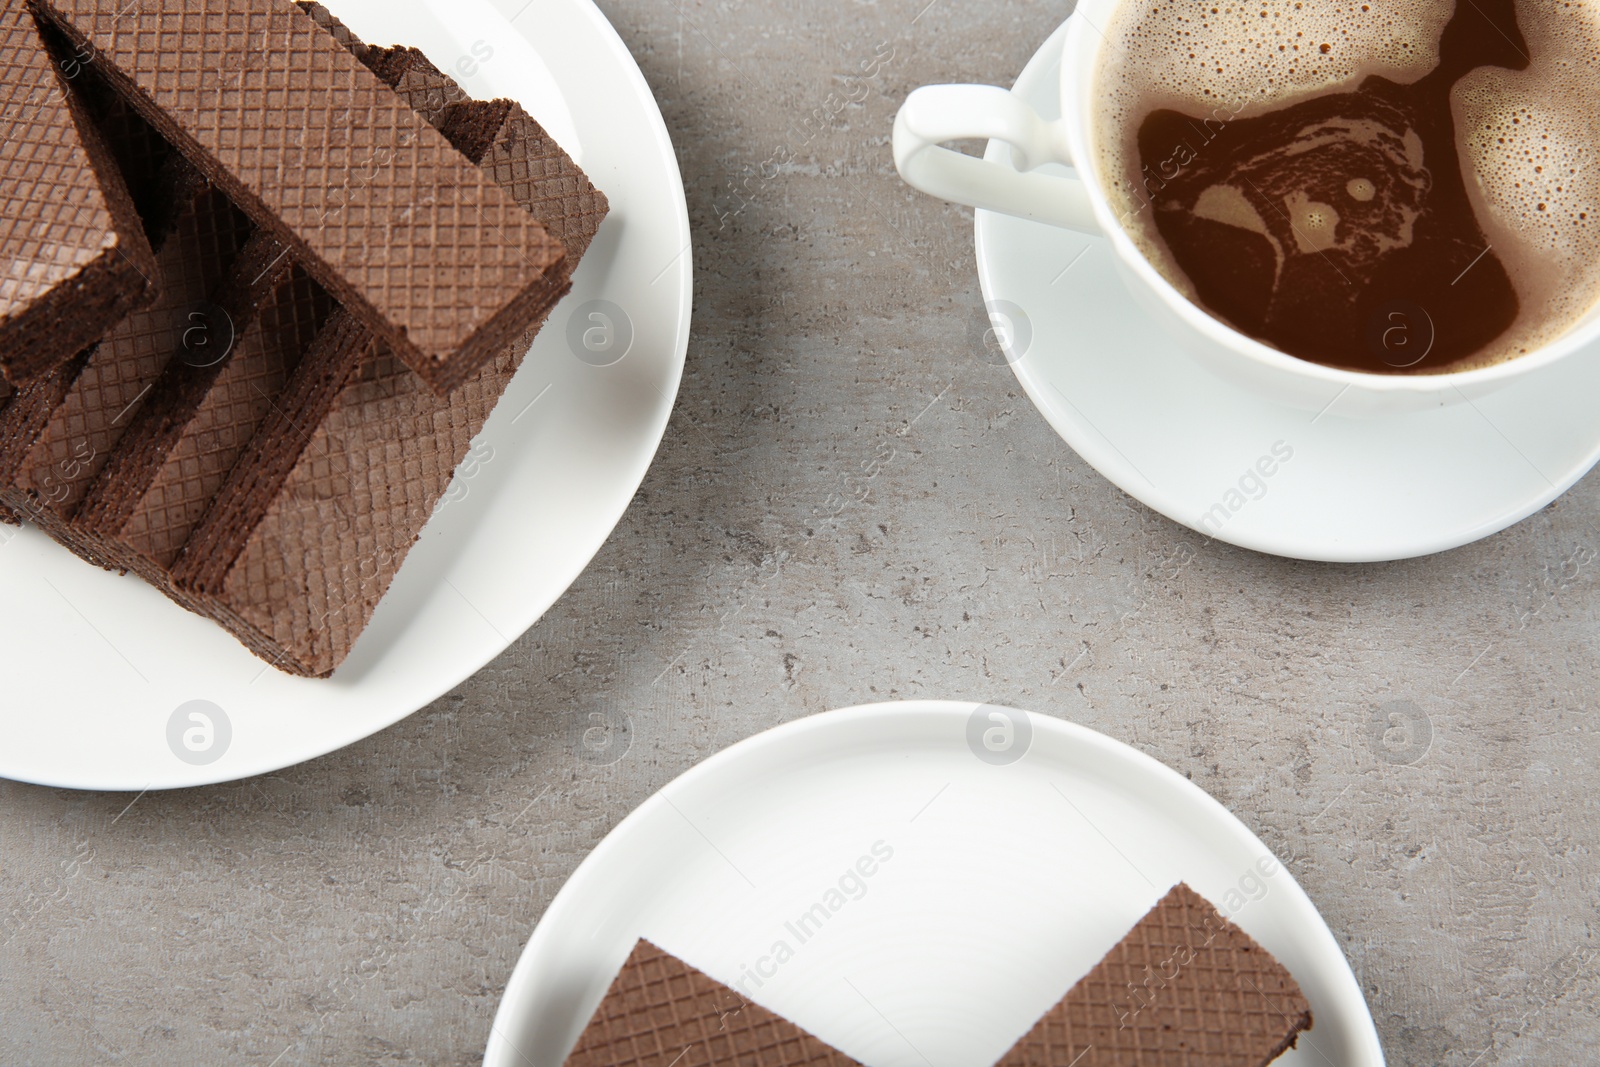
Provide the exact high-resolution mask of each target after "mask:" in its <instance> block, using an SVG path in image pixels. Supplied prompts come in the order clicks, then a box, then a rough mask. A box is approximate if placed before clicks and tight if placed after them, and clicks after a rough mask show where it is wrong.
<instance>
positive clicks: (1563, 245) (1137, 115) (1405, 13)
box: [1096, 0, 1600, 373]
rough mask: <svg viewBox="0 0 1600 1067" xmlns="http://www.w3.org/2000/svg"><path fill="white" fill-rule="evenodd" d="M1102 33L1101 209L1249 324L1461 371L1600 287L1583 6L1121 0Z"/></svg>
mask: <svg viewBox="0 0 1600 1067" xmlns="http://www.w3.org/2000/svg"><path fill="white" fill-rule="evenodd" d="M1099 29H1100V30H1101V31H1102V33H1103V35H1104V37H1105V38H1106V40H1107V42H1108V43H1107V44H1106V46H1105V47H1104V48H1103V49H1102V54H1101V59H1100V67H1099V70H1098V71H1097V75H1096V88H1097V92H1098V96H1099V101H1100V103H1099V105H1098V107H1099V112H1098V114H1097V116H1096V141H1097V150H1098V153H1099V160H1098V163H1099V166H1100V170H1101V173H1102V175H1103V176H1104V178H1105V185H1106V186H1107V191H1108V194H1109V195H1110V198H1111V202H1112V205H1113V208H1114V209H1115V210H1117V211H1118V212H1119V213H1120V214H1121V215H1122V216H1123V221H1124V226H1125V228H1126V229H1127V231H1128V232H1129V234H1130V235H1131V236H1132V237H1133V239H1134V240H1135V242H1136V243H1137V244H1138V245H1139V246H1140V248H1141V251H1142V252H1143V253H1144V254H1145V255H1146V257H1147V258H1148V259H1149V260H1150V261H1151V262H1152V263H1153V264H1155V265H1156V266H1157V268H1158V269H1159V270H1160V271H1161V272H1162V273H1163V274H1164V275H1165V276H1166V277H1167V278H1168V279H1169V280H1170V281H1172V282H1173V284H1174V285H1176V286H1177V287H1178V288H1179V289H1180V290H1181V291H1183V292H1185V293H1186V295H1188V296H1189V297H1190V298H1191V299H1194V300H1195V301H1196V302H1197V303H1199V304H1201V306H1204V307H1207V308H1208V309H1209V310H1211V311H1212V313H1213V314H1215V315H1217V316H1218V317H1219V318H1222V319H1224V320H1225V321H1228V322H1230V323H1231V324H1232V325H1234V326H1235V327H1236V328H1238V329H1240V330H1241V331H1242V332H1245V333H1249V334H1251V335H1252V336H1257V337H1259V338H1260V339H1262V340H1264V341H1267V342H1268V343H1269V344H1274V345H1276V346H1277V347H1279V348H1281V349H1283V350H1285V351H1288V352H1291V353H1292V354H1295V355H1300V356H1302V357H1304V358H1308V359H1313V360H1316V361H1318V362H1323V363H1329V364H1332V365H1337V366H1344V367H1350V368H1354V369H1363V370H1377V371H1398V370H1404V371H1408V372H1412V373H1415V372H1437V371H1456V370H1463V369H1468V368H1471V367H1476V366H1483V365H1489V364H1493V363H1497V362H1501V361H1504V360H1506V359H1510V358H1514V357H1516V356H1518V355H1521V354H1523V353H1526V352H1529V351H1532V350H1534V349H1535V348H1538V347H1540V346H1541V345H1543V344H1545V343H1547V342H1549V341H1551V340H1553V339H1555V338H1556V337H1558V336H1559V335H1561V334H1562V333H1564V332H1566V331H1567V330H1568V329H1570V328H1571V327H1572V326H1573V325H1574V324H1576V323H1577V322H1578V321H1579V320H1581V319H1582V318H1584V317H1585V316H1586V315H1587V314H1589V313H1590V312H1591V311H1592V310H1593V309H1594V308H1595V305H1596V302H1597V300H1600V166H1591V163H1593V162H1595V161H1596V157H1597V155H1600V116H1596V115H1595V114H1594V109H1593V108H1592V107H1591V106H1590V105H1589V102H1588V98H1589V97H1592V96H1593V95H1594V93H1595V92H1596V90H1600V0H1582V2H1580V0H1571V2H1561V0H1462V4H1461V10H1460V11H1458V10H1457V5H1456V3H1455V2H1454V0H1368V2H1366V3H1359V2H1347V0H1268V2H1261V0H1252V2H1248V3H1238V2H1232V3H1229V2H1222V0H1212V2H1210V3H1203V2H1195V0H1127V2H1125V3H1124V4H1122V5H1121V6H1120V7H1118V8H1117V10H1116V12H1115V14H1114V15H1113V17H1112V19H1111V20H1110V22H1109V23H1108V24H1107V25H1104V26H1101V27H1099Z"/></svg>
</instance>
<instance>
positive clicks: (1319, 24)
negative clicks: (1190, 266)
mask: <svg viewBox="0 0 1600 1067" xmlns="http://www.w3.org/2000/svg"><path fill="white" fill-rule="evenodd" d="M1463 2H1465V0H1463ZM1455 6H1456V5H1455V0H1367V2H1365V3H1361V2H1350V0H1267V2H1262V0H1251V2H1243V3H1241V2H1238V0H1233V2H1227V0H1213V2H1210V3H1205V2H1197V0H1127V2H1125V3H1123V4H1122V5H1120V6H1119V7H1118V8H1117V10H1116V12H1115V13H1114V15H1113V16H1112V18H1111V20H1110V21H1109V22H1108V23H1107V24H1106V25H1105V26H1102V27H1100V29H1101V30H1102V31H1103V34H1104V36H1105V38H1106V40H1107V42H1108V43H1107V44H1106V45H1105V46H1104V47H1103V48H1102V50H1101V57H1100V63H1099V69H1098V71H1097V72H1096V79H1095V91H1096V93H1097V96H1098V99H1099V101H1100V105H1099V112H1098V114H1097V115H1096V130H1095V145H1096V151H1097V153H1098V155H1099V159H1098V163H1099V167H1100V172H1101V174H1102V175H1103V176H1104V178H1105V184H1106V186H1107V191H1108V193H1109V195H1110V198H1111V202H1112V206H1113V208H1114V209H1115V210H1116V212H1117V213H1118V214H1119V215H1122V216H1123V218H1124V220H1125V225H1126V227H1127V229H1128V231H1129V233H1130V235H1131V236H1132V237H1133V238H1134V241H1135V243H1136V244H1137V245H1138V246H1139V247H1140V249H1141V251H1142V252H1143V253H1144V254H1145V256H1146V257H1147V258H1148V259H1149V260H1150V261H1151V262H1152V263H1153V264H1155V265H1156V267H1157V268H1158V269H1160V270H1161V272H1162V273H1163V274H1164V275H1165V276H1166V277H1167V278H1168V280H1169V281H1171V282H1172V283H1173V284H1174V285H1175V286H1176V287H1177V288H1178V289H1179V290H1180V291H1182V292H1184V293H1186V294H1188V295H1189V296H1190V297H1191V298H1193V296H1194V288H1193V286H1192V285H1191V284H1190V283H1189V281H1188V279H1187V278H1186V277H1185V276H1184V274H1183V272H1182V271H1181V270H1180V269H1179V268H1178V266H1177V264H1176V263H1175V262H1174V261H1173V259H1172V257H1171V255H1170V254H1169V253H1168V252H1167V250H1166V249H1165V247H1164V245H1163V244H1162V242H1161V240H1160V238H1159V237H1158V236H1157V234H1156V230H1155V226H1154V223H1153V221H1152V219H1151V218H1150V213H1149V212H1148V211H1146V210H1143V209H1144V207H1145V201H1144V198H1143V197H1141V196H1139V195H1138V192H1137V190H1138V188H1139V182H1138V179H1139V164H1138V159H1139V153H1138V147H1137V143H1136V137H1137V134H1138V129H1139V125H1140V122H1141V121H1142V120H1143V118H1144V117H1145V116H1146V115H1148V114H1149V113H1150V112H1152V111H1155V110H1157V109H1160V108H1171V109H1174V110H1178V111H1182V112H1185V113H1188V114H1194V115H1200V116H1207V115H1209V116H1212V117H1213V118H1214V119H1215V120H1216V121H1220V122H1226V121H1231V120H1232V119H1236V118H1249V117H1251V116H1252V115H1257V114H1261V113H1263V112H1267V111H1272V110H1275V109H1276V108H1279V107H1282V106H1284V105H1286V104H1289V103H1293V102H1296V101H1299V100H1303V99H1305V98H1306V97H1308V96H1312V95H1316V94H1318V93H1322V92H1329V91H1343V90H1348V89H1353V88H1355V86H1356V85H1357V84H1359V83H1360V82H1361V81H1362V80H1363V79H1365V78H1367V77H1369V76H1371V75H1381V76H1383V77H1385V78H1388V79H1390V80H1392V81H1396V82H1399V83H1402V84H1410V83H1412V82H1414V81H1416V80H1418V79H1419V78H1421V77H1423V76H1424V75H1426V74H1428V73H1429V72H1430V71H1432V70H1433V69H1434V68H1435V67H1436V66H1437V65H1438V63H1439V52H1438V45H1439V38H1440V35H1441V34H1442V33H1443V31H1444V28H1445V25H1446V24H1447V23H1448V22H1449V21H1450V18H1451V16H1452V15H1453V14H1454V12H1455ZM1516 7H1517V18H1518V22H1519V24H1520V26H1521V28H1522V32H1523V36H1524V38H1525V39H1526V43H1527V46H1528V51H1529V57H1530V59H1531V60H1532V62H1531V64H1530V66H1529V68H1528V69H1527V70H1525V71H1510V70H1505V69H1501V68H1488V67H1485V68H1479V69H1478V70H1476V71H1474V72H1472V73H1471V74H1469V75H1468V76H1466V77H1465V78H1463V79H1462V80H1461V81H1460V82H1459V83H1458V84H1457V85H1456V87H1455V89H1454V91H1453V92H1452V95H1451V104H1452V109H1453V112H1454V114H1455V119H1456V135H1457V142H1458V148H1459V151H1460V154H1461V162H1462V166H1463V168H1464V170H1465V178H1466V183H1467V188H1468V192H1469V196H1471V198H1472V200H1473V206H1474V208H1475V210H1476V212H1477V215H1478V222H1479V225H1480V226H1481V227H1482V228H1483V231H1484V233H1485V235H1486V236H1487V237H1488V239H1489V242H1490V244H1491V245H1492V247H1493V248H1494V251H1495V253H1496V255H1497V256H1499V257H1500V259H1501V260H1502V262H1503V263H1504V265H1505V267H1506V270H1507V272H1508V273H1509V274H1510V276H1511V278H1512V281H1513V284H1514V285H1515V286H1516V289H1517V293H1518V296H1519V297H1520V299H1521V303H1522V310H1521V313H1520V315H1519V316H1518V319H1517V321H1516V323H1515V324H1514V325H1513V326H1512V327H1511V329H1510V330H1508V331H1507V332H1506V333H1505V334H1503V335H1502V336H1501V337H1499V338H1498V339H1496V341H1495V342H1494V343H1493V344H1492V345H1491V346H1490V347H1489V348H1488V349H1486V350H1485V351H1483V352H1481V353H1479V354H1478V355H1477V356H1475V357H1473V358H1472V360H1471V361H1470V363H1458V364H1455V365H1453V366H1451V367H1450V368H1448V369H1450V370H1461V369H1466V368H1467V367H1469V366H1482V365H1488V364H1493V363H1498V362H1502V361H1504V360H1506V359H1510V358H1513V357H1515V356H1517V355H1521V354H1523V353H1525V352H1529V351H1532V350H1533V349H1535V348H1537V347H1539V346H1541V345H1543V344H1545V343H1547V342H1548V341H1551V340H1554V339H1555V338H1556V337H1558V336H1560V335H1561V334H1562V333H1565V332H1566V331H1567V330H1568V329H1570V328H1571V327H1572V326H1573V325H1574V324H1575V323H1576V322H1578V321H1579V320H1580V319H1582V318H1583V317H1584V316H1585V315H1586V314H1588V313H1589V312H1590V311H1591V310H1593V309H1594V308H1595V306H1596V303H1597V301H1600V109H1597V108H1595V106H1594V104H1593V100H1594V98H1595V96H1596V95H1597V94H1600V0H1517V4H1516Z"/></svg>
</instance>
